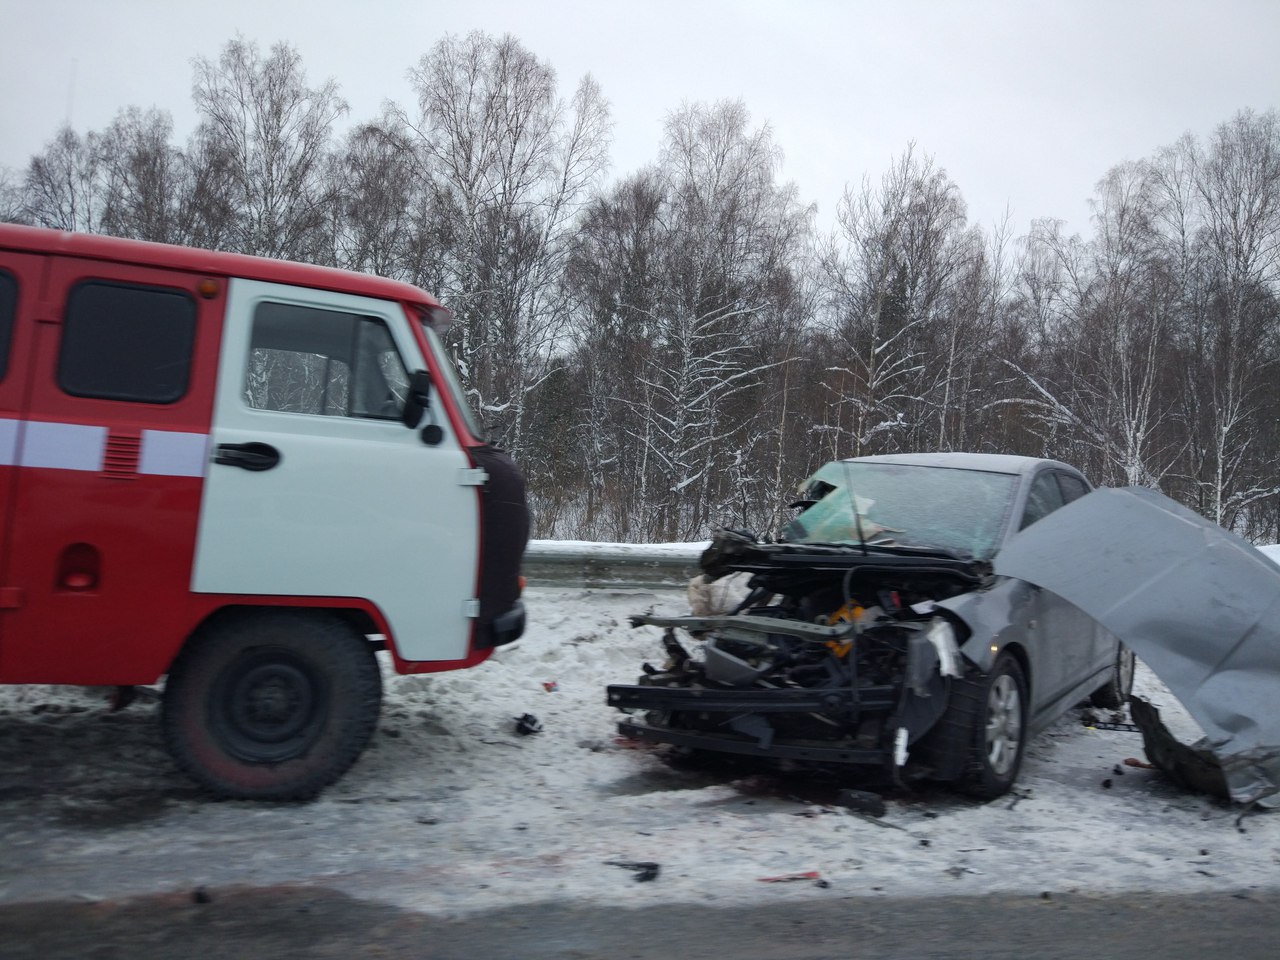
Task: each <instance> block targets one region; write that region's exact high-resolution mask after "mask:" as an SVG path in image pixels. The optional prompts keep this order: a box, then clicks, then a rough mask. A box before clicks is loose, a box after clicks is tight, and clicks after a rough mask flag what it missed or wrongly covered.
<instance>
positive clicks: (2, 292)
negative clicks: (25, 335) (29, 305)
mask: <svg viewBox="0 0 1280 960" xmlns="http://www.w3.org/2000/svg"><path fill="white" fill-rule="evenodd" d="M17 312H18V281H17V280H15V279H14V278H13V275H12V274H10V273H5V271H3V270H0V380H3V379H4V377H5V374H7V373H8V372H9V341H10V340H12V339H13V318H14V315H15V314H16V313H17Z"/></svg>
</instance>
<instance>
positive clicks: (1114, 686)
mask: <svg viewBox="0 0 1280 960" xmlns="http://www.w3.org/2000/svg"><path fill="white" fill-rule="evenodd" d="M1136 665H1137V658H1135V657H1134V655H1133V651H1132V650H1130V649H1129V648H1128V647H1126V646H1125V645H1124V644H1123V643H1118V644H1116V660H1115V663H1114V664H1113V665H1112V667H1111V675H1110V676H1109V677H1108V678H1107V682H1106V683H1104V684H1103V685H1102V686H1100V687H1099V688H1098V689H1097V690H1095V691H1093V693H1092V694H1090V696H1089V702H1090V703H1091V704H1093V705H1094V706H1095V707H1102V708H1103V709H1105V710H1119V709H1120V708H1121V707H1123V706H1124V705H1125V704H1126V703H1128V702H1129V694H1131V693H1133V673H1134V669H1135V667H1136Z"/></svg>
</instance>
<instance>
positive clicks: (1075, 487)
mask: <svg viewBox="0 0 1280 960" xmlns="http://www.w3.org/2000/svg"><path fill="white" fill-rule="evenodd" d="M1058 484H1059V486H1061V487H1062V502H1063V503H1074V502H1075V501H1076V500H1079V499H1080V498H1081V497H1083V496H1084V495H1085V494H1086V493H1088V492H1089V485H1088V484H1087V483H1085V482H1084V481H1083V480H1081V479H1080V478H1079V477H1077V476H1075V475H1073V474H1070V473H1059V474H1058Z"/></svg>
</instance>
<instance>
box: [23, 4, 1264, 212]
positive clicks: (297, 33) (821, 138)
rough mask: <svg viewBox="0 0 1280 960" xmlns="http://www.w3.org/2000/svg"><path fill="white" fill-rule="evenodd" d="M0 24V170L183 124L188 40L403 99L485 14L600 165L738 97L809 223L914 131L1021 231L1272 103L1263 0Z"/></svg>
mask: <svg viewBox="0 0 1280 960" xmlns="http://www.w3.org/2000/svg"><path fill="white" fill-rule="evenodd" d="M0 23H3V24H4V41H3V48H4V49H3V53H0V167H5V166H7V167H10V168H15V169H17V168H22V167H24V166H25V165H26V162H27V160H28V159H29V158H30V156H31V154H32V153H34V152H36V151H38V150H40V149H41V147H42V146H43V145H44V143H45V142H47V141H48V140H49V139H50V137H51V136H52V135H53V134H54V133H55V131H56V130H57V128H58V127H59V126H60V125H61V124H62V123H63V122H65V121H70V123H71V125H72V127H74V128H75V129H76V130H77V131H79V132H81V133H83V132H86V131H88V130H97V129H101V128H102V127H104V126H105V125H106V124H108V123H109V122H110V121H111V119H112V118H113V117H114V115H115V114H116V112H117V111H118V110H119V109H121V108H122V107H125V106H129V105H136V106H140V107H144V108H145V107H151V106H155V107H159V108H162V109H164V110H168V111H169V112H170V113H171V114H172V115H173V117H174V121H175V124H176V127H177V134H178V136H179V138H180V140H181V141H182V142H185V139H186V136H187V134H188V133H189V132H190V130H191V127H192V126H193V124H194V111H193V109H192V106H191V77H192V70H191V61H192V58H194V57H198V56H202V57H208V58H216V57H217V55H218V52H219V50H220V49H221V47H222V46H223V45H224V44H225V43H226V41H227V40H228V39H231V38H232V37H234V36H235V35H236V34H237V33H240V34H242V35H243V36H244V37H246V38H247V39H250V40H254V41H256V42H257V43H258V44H259V46H260V47H261V48H262V49H263V51H264V52H265V51H266V50H267V49H268V48H269V47H270V46H271V44H273V43H275V42H277V41H281V40H283V41H286V42H288V43H289V44H291V45H292V46H294V47H295V48H296V49H297V50H298V51H299V53H300V54H301V56H302V60H303V63H304V65H305V67H306V70H307V75H308V79H309V80H310V81H311V82H313V83H319V82H321V81H323V80H325V79H327V78H330V77H331V78H333V79H334V80H336V81H337V82H338V84H339V85H340V86H341V89H342V93H343V95H344V96H345V98H346V99H347V101H348V102H349V103H350V105H351V113H350V115H349V118H348V119H349V120H355V121H358V120H365V119H370V118H372V117H373V116H375V115H376V114H377V113H378V112H379V109H380V105H381V103H382V102H383V101H384V100H393V101H395V102H397V103H400V104H404V105H409V104H411V102H412V99H413V98H412V94H411V91H410V88H409V84H408V80H407V79H406V74H407V72H408V70H409V68H410V67H411V66H412V65H414V64H416V63H417V62H418V60H419V59H420V58H421V56H422V55H423V54H424V53H426V52H427V51H428V50H429V49H430V48H431V46H432V44H434V43H435V42H436V41H437V40H438V39H440V37H441V36H443V35H444V34H446V33H453V34H465V33H467V32H469V31H471V30H483V31H486V32H488V33H490V34H493V35H501V34H503V33H510V34H512V35H514V36H516V37H517V38H519V40H520V41H521V42H522V43H523V44H524V45H525V47H527V48H528V49H529V50H531V51H532V52H533V53H535V54H536V55H537V56H538V57H540V58H541V59H543V60H545V61H549V62H550V63H551V65H552V66H553V67H554V68H555V69H556V71H557V74H558V76H559V78H560V83H561V87H562V91H563V93H564V94H565V96H566V97H567V96H568V95H569V94H570V93H571V92H572V90H573V88H574V86H575V85H576V84H577V82H578V80H579V79H580V78H581V77H582V76H583V75H584V74H587V73H590V74H592V75H593V76H594V77H595V78H596V80H597V81H598V82H599V84H600V86H601V89H602V91H603V93H604V95H605V97H607V98H608V100H609V101H610V103H611V106H612V116H613V120H614V124H615V126H614V145H613V151H612V156H613V173H614V175H621V174H625V173H629V172H631V171H633V170H635V169H637V168H638V167H640V166H642V165H643V164H645V163H647V162H649V161H651V160H653V159H654V158H655V157H656V155H657V152H658V149H659V144H660V140H661V135H662V124H663V120H664V118H665V116H666V115H667V114H668V113H669V112H670V111H672V110H673V109H675V108H677V107H679V106H680V104H681V103H682V102H686V101H689V102H694V101H704V102H714V101H717V100H722V99H741V100H742V101H743V102H744V103H745V104H746V106H747V108H748V110H749V111H750V112H751V117H752V121H753V124H756V125H759V124H764V123H768V124H769V125H770V126H771V127H772V128H773V131H774V134H775V137H776V140H777V142H778V144H779V145H780V146H781V148H782V149H783V151H784V153H785V165H784V167H783V171H782V177H783V179H785V180H793V181H794V182H795V183H796V184H797V186H798V187H799V190H800V195H801V197H802V199H804V200H806V201H813V202H816V203H817V204H818V207H819V225H820V226H822V227H824V228H825V227H828V226H830V225H831V222H832V220H833V213H834V209H835V205H836V202H837V200H838V199H839V197H840V194H841V191H842V190H843V189H844V187H845V185H846V184H852V185H854V186H855V187H856V186H857V185H858V184H859V183H860V182H861V180H862V178H863V176H865V175H870V176H871V177H873V178H876V179H878V178H879V177H880V175H881V174H882V173H883V172H884V170H885V169H886V168H887V167H888V165H889V162H890V160H891V159H892V158H893V157H894V156H895V155H898V154H900V153H902V151H903V150H904V149H905V147H906V145H907V144H908V143H909V142H910V141H913V140H914V141H915V143H916V144H917V149H918V150H919V151H921V152H923V153H926V154H929V155H931V156H932V157H933V158H934V160H935V162H936V163H937V165H938V166H940V167H942V168H943V169H945V170H946V171H947V173H948V175H949V176H950V177H951V179H952V180H953V181H954V182H955V183H956V184H957V185H958V186H959V188H960V191H961V193H962V195H963V196H964V198H965V200H966V201H967V203H968V205H969V217H970V220H971V221H972V222H977V223H980V224H982V225H984V226H990V225H991V224H992V223H993V222H994V221H996V220H998V219H1000V218H1001V217H1002V215H1003V212H1004V210H1005V209H1006V207H1008V208H1009V209H1010V210H1011V211H1012V215H1013V223H1014V226H1015V228H1016V229H1017V230H1018V232H1022V231H1024V230H1025V228H1026V225H1027V223H1028V222H1029V221H1030V219H1031V218H1033V217H1042V216H1050V217H1057V218H1061V219H1063V220H1066V221H1067V223H1068V225H1069V227H1070V228H1071V229H1072V230H1076V231H1082V232H1083V231H1086V230H1087V229H1088V216H1089V211H1088V206H1087V199H1088V197H1089V196H1090V194H1091V193H1092V190H1093V186H1094V184H1095V183H1096V182H1097V180H1098V179H1099V178H1100V177H1101V176H1102V175H1103V174H1104V173H1105V172H1106V171H1107V169H1108V168H1109V167H1111V166H1113V165H1114V164H1116V163H1118V162H1120V161H1123V160H1133V159H1138V158H1140V157H1144V156H1148V155H1150V154H1151V153H1152V152H1153V151H1154V150H1155V149H1157V148H1158V147H1160V146H1163V145H1165V144H1168V143H1171V142H1172V141H1173V140H1175V139H1176V138H1177V137H1178V136H1180V135H1181V134H1182V133H1184V132H1186V131H1190V132H1192V133H1194V134H1196V135H1197V136H1200V137H1204V136H1207V135H1208V134H1210V133H1211V132H1212V130H1213V128H1214V127H1215V126H1216V125H1217V124H1219V123H1221V122H1223V121H1225V120H1227V119H1229V118H1230V117H1231V116H1232V115H1233V114H1234V113H1236V112H1237V111H1238V110H1241V109H1244V108H1252V109H1254V110H1257V111H1265V110H1268V109H1271V108H1273V107H1278V106H1280V60H1278V59H1277V52H1276V44H1277V41H1278V40H1280V2H1277V0H1215V2H1207V0H1206V2H1191V0H1059V2H1056V3H1038V2H1032V0H1021V2H1012V0H1009V2H1006V0H966V2H960V0H955V2H941V0H937V2H927V0H918V2H910V0H898V2H884V3H880V2H874V3H873V2H857V0H774V2H746V0H743V2H728V0H705V2H703V0H562V2H552V0H355V2H353V0H307V2H295V0H213V2H199V3H197V2H192V0H0Z"/></svg>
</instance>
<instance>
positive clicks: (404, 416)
mask: <svg viewBox="0 0 1280 960" xmlns="http://www.w3.org/2000/svg"><path fill="white" fill-rule="evenodd" d="M430 404H431V374H429V373H427V371H425V370H415V371H414V372H413V374H412V375H410V377H409V393H408V396H406V397H405V399H404V409H403V410H401V411H400V420H401V422H402V423H403V424H404V425H405V426H406V427H408V428H409V429H410V430H416V429H417V427H418V424H420V423H421V422H422V415H423V414H424V413H426V411H427V407H428V406H430Z"/></svg>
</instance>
